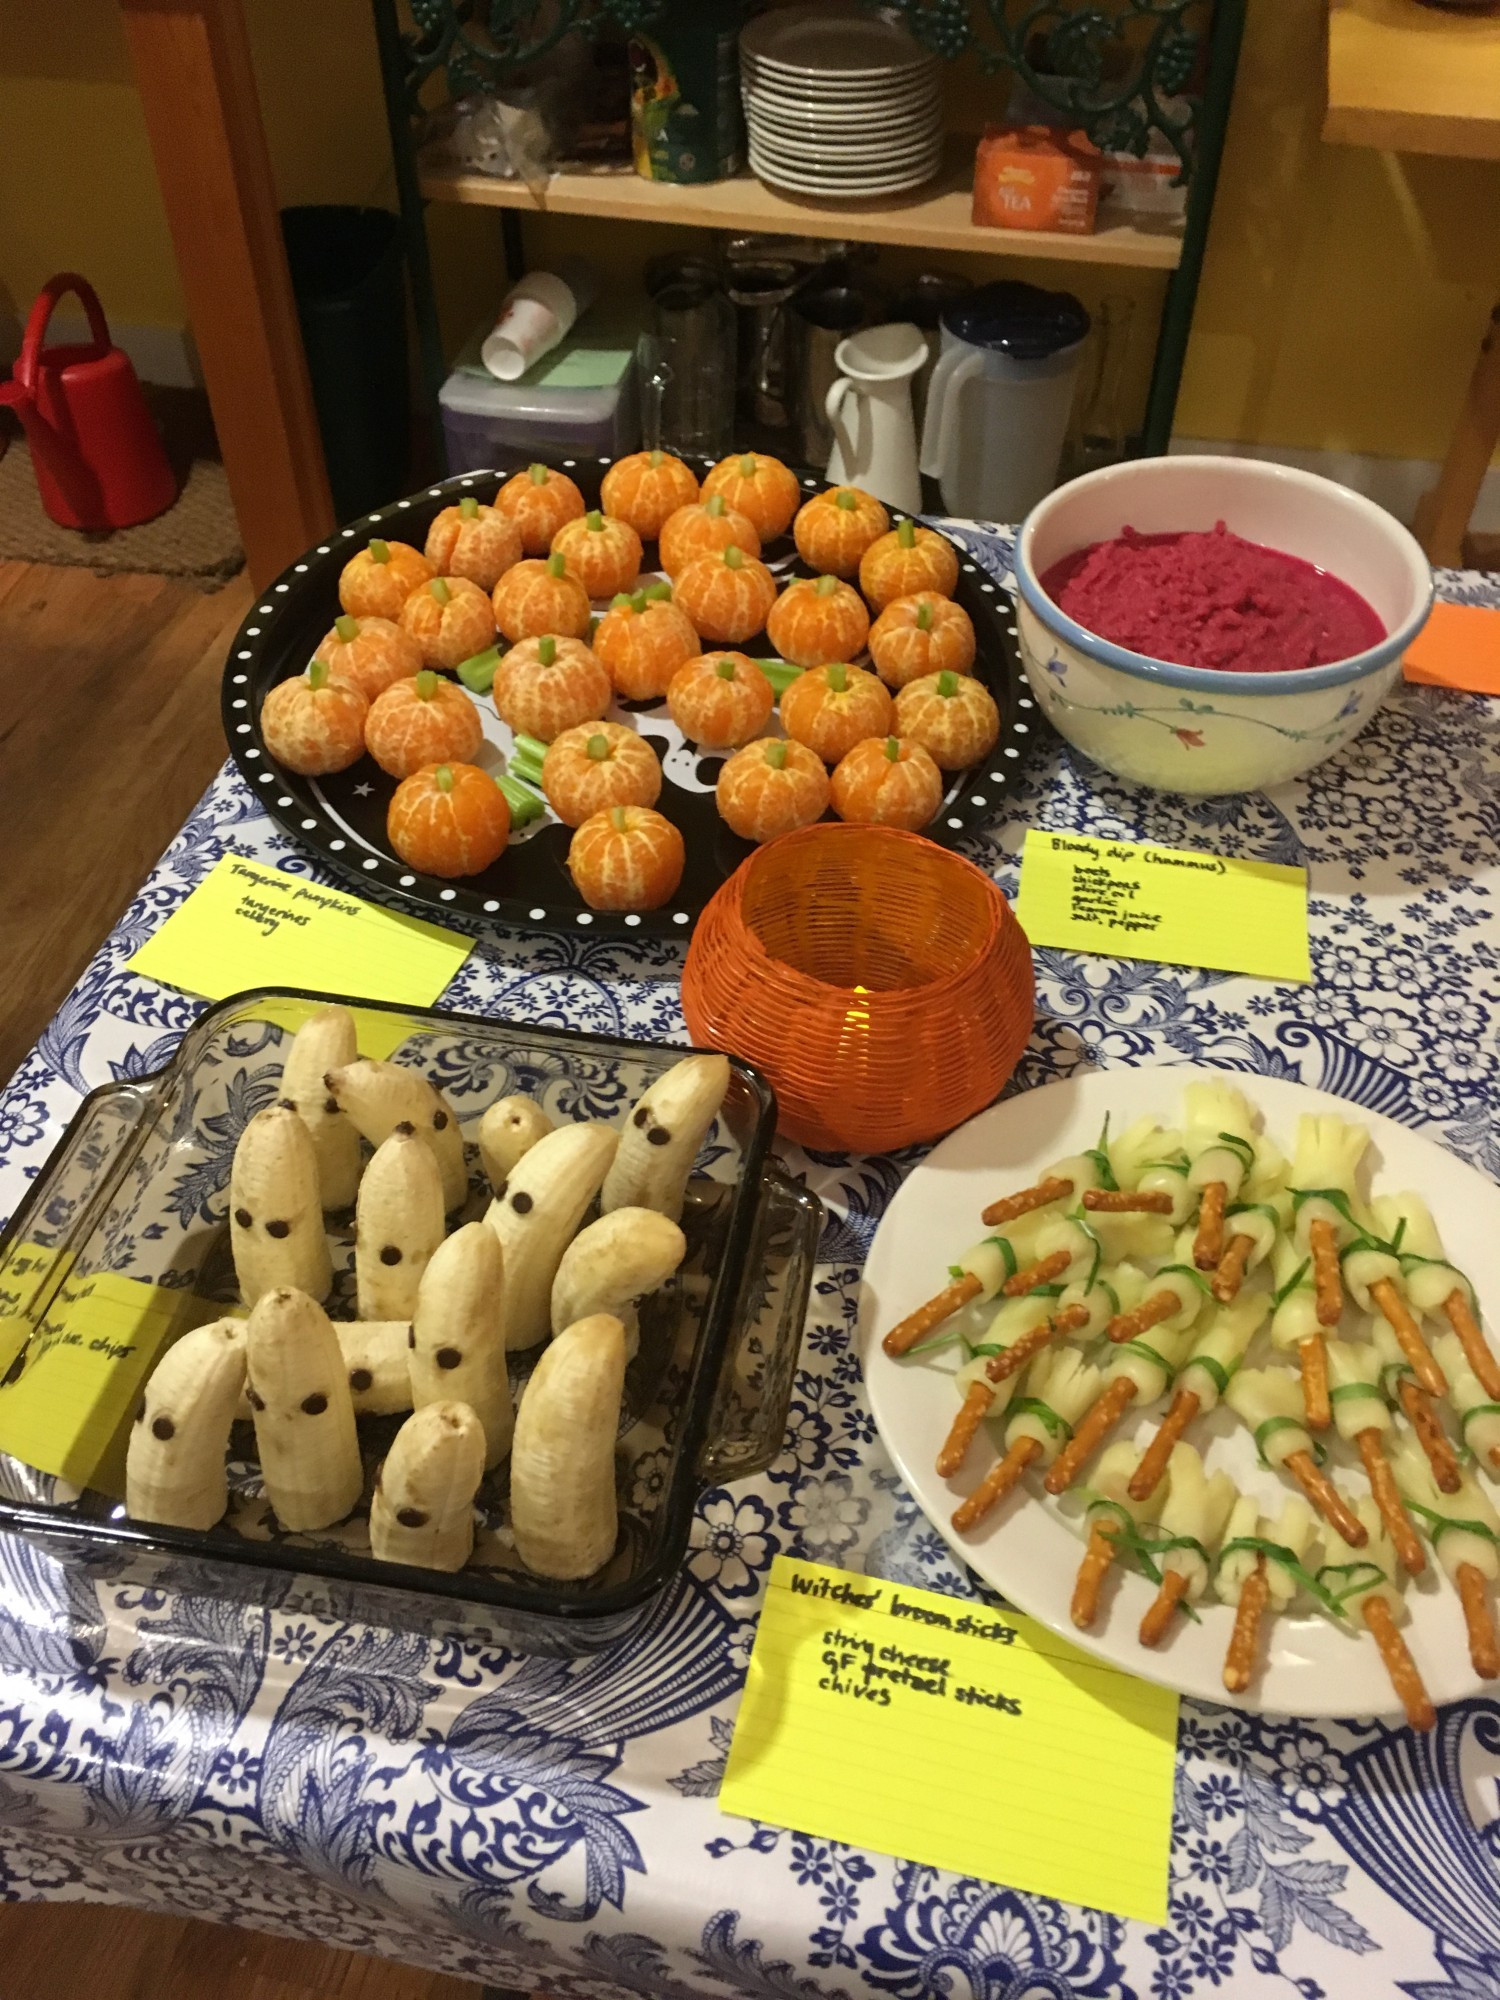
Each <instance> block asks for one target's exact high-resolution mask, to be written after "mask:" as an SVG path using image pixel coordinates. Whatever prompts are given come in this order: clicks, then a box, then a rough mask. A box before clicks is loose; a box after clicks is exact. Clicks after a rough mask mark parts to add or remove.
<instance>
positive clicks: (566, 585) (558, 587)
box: [491, 555, 594, 640]
mask: <svg viewBox="0 0 1500 2000" xmlns="http://www.w3.org/2000/svg"><path fill="white" fill-rule="evenodd" d="M491 601H492V605H493V609H494V613H495V623H496V624H497V625H498V626H499V627H500V630H501V631H502V632H503V633H504V634H505V636H506V638H507V639H510V640H516V639H539V638H540V637H541V636H542V634H543V633H544V632H551V633H554V634H555V635H556V636H557V637H558V638H559V639H584V638H587V636H588V629H589V621H590V619H591V618H592V617H593V615H594V613H593V608H592V606H591V605H590V604H589V594H588V592H587V591H586V590H585V589H584V587H583V585H582V584H581V583H580V582H579V581H578V578H577V577H576V576H570V575H569V574H568V565H567V559H566V557H564V556H562V555H555V556H548V557H547V559H546V561H545V562H519V563H517V564H516V566H515V568H514V569H508V570H507V571H506V572H505V574H504V576H502V577H501V579H500V581H499V582H498V583H497V584H496V585H495V594H494V597H493V599H492V600H491Z"/></svg>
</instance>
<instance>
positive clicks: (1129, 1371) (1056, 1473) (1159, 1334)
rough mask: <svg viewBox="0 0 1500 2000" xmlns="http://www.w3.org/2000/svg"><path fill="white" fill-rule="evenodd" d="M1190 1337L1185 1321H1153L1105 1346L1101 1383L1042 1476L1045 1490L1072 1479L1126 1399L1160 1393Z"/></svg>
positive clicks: (1144, 1399) (1143, 1399)
mask: <svg viewBox="0 0 1500 2000" xmlns="http://www.w3.org/2000/svg"><path fill="white" fill-rule="evenodd" d="M1191 1340H1192V1329H1191V1327H1190V1326H1183V1327H1181V1328H1179V1329H1176V1330H1173V1329H1171V1328H1164V1327H1155V1328H1153V1330H1152V1332H1151V1335H1150V1337H1149V1339H1146V1338H1143V1339H1140V1340H1130V1341H1127V1342H1126V1343H1125V1344H1124V1345H1123V1346H1116V1347H1112V1348H1111V1349H1109V1350H1108V1351H1107V1352H1106V1354H1105V1356H1104V1362H1103V1383H1104V1387H1103V1389H1102V1391H1101V1393H1100V1395H1099V1397H1098V1399H1097V1400H1096V1401H1095V1403H1094V1405H1093V1407H1092V1408H1091V1409H1089V1410H1087V1411H1086V1412H1085V1413H1084V1415H1083V1417H1082V1418H1081V1419H1080V1421H1079V1423H1078V1426H1077V1428H1076V1429H1075V1430H1074V1432H1073V1435H1072V1436H1071V1437H1070V1438H1069V1439H1068V1442H1067V1443H1066V1444H1065V1445H1064V1446H1063V1448H1062V1450H1061V1451H1060V1452H1059V1453H1058V1455H1057V1457H1056V1458H1055V1459H1054V1460H1053V1463H1052V1465H1051V1467H1050V1468H1049V1470H1048V1472H1047V1476H1046V1478H1045V1479H1044V1480H1043V1481H1042V1484H1043V1485H1044V1486H1045V1487H1046V1489H1047V1491H1048V1492H1049V1493H1062V1492H1065V1491H1066V1490H1067V1488H1068V1487H1069V1486H1071V1485H1072V1483H1073V1481H1074V1480H1075V1479H1076V1478H1077V1477H1078V1475H1079V1473H1080V1472H1082V1470H1083V1468H1084V1466H1085V1465H1087V1464H1088V1462H1089V1460H1090V1459H1091V1458H1092V1457H1093V1455H1094V1453H1095V1452H1096V1451H1097V1450H1098V1449H1099V1447H1100V1446H1101V1445H1102V1444H1103V1443H1104V1441H1105V1439H1106V1438H1107V1437H1108V1436H1109V1434H1110V1432H1111V1431H1112V1430H1113V1429H1114V1427H1115V1425H1116V1424H1118V1423H1119V1422H1120V1420H1121V1418H1122V1417H1123V1416H1124V1414H1125V1412H1126V1410H1128V1409H1129V1408H1130V1406H1131V1404H1132V1403H1137V1402H1138V1403H1141V1404H1147V1403H1154V1402H1155V1401H1156V1400H1157V1398H1158V1397H1159V1396H1162V1395H1165V1393H1166V1391H1167V1389H1168V1387H1169V1386H1170V1384H1171V1381H1172V1377H1173V1374H1174V1373H1175V1372H1176V1370H1177V1368H1178V1366H1179V1365H1180V1363H1181V1362H1182V1360H1183V1357H1184V1356H1185V1355H1186V1353H1187V1350H1188V1346H1189V1344H1190V1343H1191Z"/></svg>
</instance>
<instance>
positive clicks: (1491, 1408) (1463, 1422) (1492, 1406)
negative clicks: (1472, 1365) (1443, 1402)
mask: <svg viewBox="0 0 1500 2000" xmlns="http://www.w3.org/2000/svg"><path fill="white" fill-rule="evenodd" d="M1402 1373H1403V1374H1407V1375H1409V1374H1410V1373H1411V1370H1410V1369H1409V1368H1406V1369H1403V1370H1402ZM1475 1417H1500V1403H1470V1405H1469V1407H1468V1409H1466V1410H1460V1411H1459V1414H1458V1428H1459V1429H1460V1430H1461V1431H1462V1432H1463V1434H1464V1442H1465V1443H1466V1444H1467V1443H1468V1439H1469V1424H1470V1421H1471V1420H1472V1419H1473V1418H1475Z"/></svg>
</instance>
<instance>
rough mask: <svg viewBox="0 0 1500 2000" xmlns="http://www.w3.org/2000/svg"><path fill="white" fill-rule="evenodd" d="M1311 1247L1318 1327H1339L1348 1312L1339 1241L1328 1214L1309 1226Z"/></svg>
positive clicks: (1309, 1244)
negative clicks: (1345, 1304) (1345, 1311)
mask: <svg viewBox="0 0 1500 2000" xmlns="http://www.w3.org/2000/svg"><path fill="white" fill-rule="evenodd" d="M1307 1247H1308V1249H1309V1250H1310V1251H1311V1252H1312V1267H1313V1288H1314V1292H1315V1294H1316V1297H1317V1301H1318V1325H1319V1326H1337V1325H1338V1323H1339V1320H1340V1318H1341V1317H1342V1316H1343V1311H1344V1274H1343V1272H1342V1271H1341V1270H1340V1269H1339V1240H1338V1238H1337V1236H1335V1235H1334V1233H1333V1224H1332V1223H1331V1222H1330V1221H1329V1220H1328V1218H1327V1216H1326V1215H1320V1216H1319V1217H1318V1218H1317V1220H1316V1221H1315V1222H1311V1223H1309V1224H1308V1229H1307Z"/></svg>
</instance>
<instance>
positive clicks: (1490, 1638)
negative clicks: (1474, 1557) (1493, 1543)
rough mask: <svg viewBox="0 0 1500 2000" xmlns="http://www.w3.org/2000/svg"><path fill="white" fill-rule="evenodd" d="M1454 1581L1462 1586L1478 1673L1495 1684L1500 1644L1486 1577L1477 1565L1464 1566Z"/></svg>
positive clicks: (1471, 1654)
mask: <svg viewBox="0 0 1500 2000" xmlns="http://www.w3.org/2000/svg"><path fill="white" fill-rule="evenodd" d="M1453 1581H1454V1582H1455V1583H1456V1584H1457V1585H1458V1596H1459V1602H1460V1603H1461V1604H1462V1605H1463V1608H1464V1626H1465V1629H1466V1630H1467V1632H1468V1634H1469V1658H1470V1659H1471V1660H1472V1661H1473V1662H1474V1671H1475V1673H1476V1674H1478V1676H1479V1678H1480V1679H1481V1680H1482V1681H1492V1680H1494V1679H1495V1678H1496V1676H1497V1675H1500V1641H1497V1640H1496V1638H1495V1621H1494V1619H1493V1618H1492V1617H1491V1616H1490V1607H1489V1604H1488V1603H1487V1601H1486V1599H1485V1595H1484V1578H1483V1576H1482V1575H1481V1574H1480V1573H1479V1571H1478V1570H1477V1569H1475V1567H1474V1565H1473V1563H1460V1564H1459V1566H1458V1568H1457V1569H1456V1570H1455V1571H1454V1574H1453Z"/></svg>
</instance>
